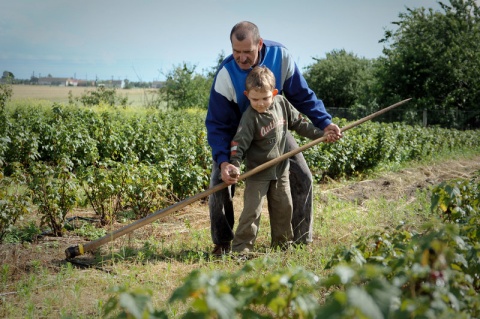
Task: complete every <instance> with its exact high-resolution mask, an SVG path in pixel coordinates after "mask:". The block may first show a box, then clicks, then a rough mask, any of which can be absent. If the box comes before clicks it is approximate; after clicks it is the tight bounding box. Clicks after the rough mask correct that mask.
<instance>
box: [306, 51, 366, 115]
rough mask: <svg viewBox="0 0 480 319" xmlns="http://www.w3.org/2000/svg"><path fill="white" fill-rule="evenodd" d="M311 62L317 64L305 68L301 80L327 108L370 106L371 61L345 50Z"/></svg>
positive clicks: (333, 52)
mask: <svg viewBox="0 0 480 319" xmlns="http://www.w3.org/2000/svg"><path fill="white" fill-rule="evenodd" d="M314 60H315V61H317V62H316V63H314V64H312V65H310V66H307V68H306V72H305V73H304V76H305V80H306V81H307V82H308V84H309V86H310V88H311V89H312V90H313V91H314V92H315V93H316V94H317V96H318V97H319V98H321V99H322V100H323V102H324V103H325V105H326V106H327V107H345V108H348V107H351V106H353V105H354V104H356V103H369V102H370V100H371V97H370V96H369V94H368V92H369V91H370V90H369V88H368V86H369V85H370V83H371V82H372V80H373V77H372V72H371V70H372V61H370V60H368V59H365V58H359V57H357V56H356V55H355V54H353V53H347V52H346V51H345V50H334V51H332V52H330V53H327V54H326V58H325V59H317V58H314Z"/></svg>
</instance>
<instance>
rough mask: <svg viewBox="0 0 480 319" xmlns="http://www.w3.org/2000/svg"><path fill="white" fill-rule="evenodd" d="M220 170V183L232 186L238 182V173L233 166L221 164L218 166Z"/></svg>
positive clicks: (226, 163)
mask: <svg viewBox="0 0 480 319" xmlns="http://www.w3.org/2000/svg"><path fill="white" fill-rule="evenodd" d="M220 170H221V172H222V181H224V182H225V183H226V184H227V185H232V184H235V183H237V182H238V177H239V176H240V171H239V170H238V168H237V167H236V166H235V165H232V164H230V163H228V162H223V163H222V164H221V165H220Z"/></svg>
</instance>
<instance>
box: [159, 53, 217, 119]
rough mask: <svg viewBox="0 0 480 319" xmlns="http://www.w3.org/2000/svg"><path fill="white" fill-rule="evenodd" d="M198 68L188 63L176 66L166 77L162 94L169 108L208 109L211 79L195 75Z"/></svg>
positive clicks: (161, 90) (161, 89)
mask: <svg viewBox="0 0 480 319" xmlns="http://www.w3.org/2000/svg"><path fill="white" fill-rule="evenodd" d="M195 69H196V66H195V65H194V66H190V65H188V64H187V63H185V62H184V63H183V64H181V65H178V66H176V67H175V68H174V69H173V70H172V71H170V72H169V73H168V74H167V75H166V81H165V85H164V86H163V87H162V88H160V89H159V90H160V93H161V95H162V96H165V98H166V101H167V103H168V107H172V108H173V109H174V110H177V109H184V108H189V107H201V108H206V107H207V105H208V96H209V89H210V86H211V83H212V81H211V79H209V78H207V77H204V76H203V75H201V74H197V73H195Z"/></svg>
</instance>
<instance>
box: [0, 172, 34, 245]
mask: <svg viewBox="0 0 480 319" xmlns="http://www.w3.org/2000/svg"><path fill="white" fill-rule="evenodd" d="M12 167H13V174H12V175H11V176H10V177H6V176H4V175H3V173H2V172H1V171H0V243H1V242H2V241H3V239H4V238H5V236H6V234H7V233H8V232H10V231H12V229H13V226H14V225H15V223H16V222H17V221H19V220H22V219H23V216H25V215H27V214H29V213H30V212H31V210H32V194H31V192H30V190H29V189H28V183H27V178H26V175H25V172H24V171H23V169H22V168H21V166H20V165H19V164H18V163H14V164H12Z"/></svg>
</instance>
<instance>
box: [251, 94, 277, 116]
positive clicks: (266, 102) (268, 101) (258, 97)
mask: <svg viewBox="0 0 480 319" xmlns="http://www.w3.org/2000/svg"><path fill="white" fill-rule="evenodd" d="M277 93H278V90H277V89H275V90H273V91H257V90H255V89H251V90H250V91H245V95H246V96H247V98H248V100H249V101H250V105H251V106H252V107H253V108H254V109H255V111H257V112H258V113H265V112H266V111H267V110H268V108H269V107H270V105H272V103H273V98H274V97H275V95H277Z"/></svg>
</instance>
